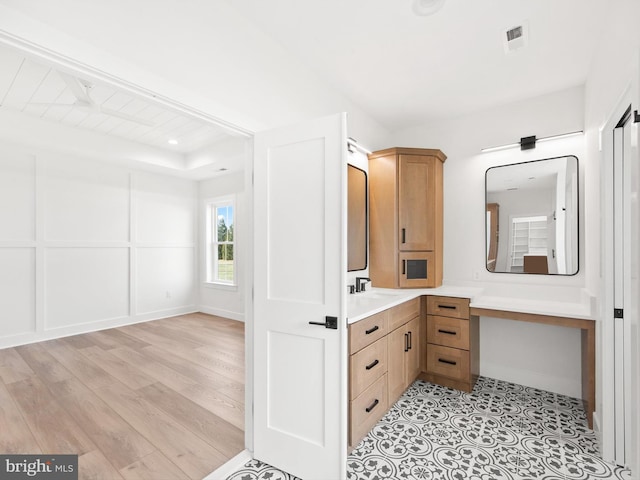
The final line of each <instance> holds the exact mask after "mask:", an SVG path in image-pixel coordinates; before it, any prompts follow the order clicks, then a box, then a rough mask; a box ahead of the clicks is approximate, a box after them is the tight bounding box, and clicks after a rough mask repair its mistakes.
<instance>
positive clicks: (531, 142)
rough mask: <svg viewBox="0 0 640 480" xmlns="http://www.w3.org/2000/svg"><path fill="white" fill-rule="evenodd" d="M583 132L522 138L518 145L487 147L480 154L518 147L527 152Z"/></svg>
mask: <svg viewBox="0 0 640 480" xmlns="http://www.w3.org/2000/svg"><path fill="white" fill-rule="evenodd" d="M583 133H584V132H583V131H582V130H578V131H577V132H569V133H562V134H560V135H551V136H549V137H542V138H536V136H535V135H532V136H529V137H522V138H521V139H520V141H519V142H518V143H509V144H508V145H499V146H497V147H488V148H483V149H482V150H480V151H481V152H482V153H489V152H497V151H500V150H508V149H510V148H517V147H520V149H521V150H529V149H532V148H535V147H536V144H537V143H541V142H548V141H549V140H559V139H561V138H568V137H575V136H576V135H582V134H583Z"/></svg>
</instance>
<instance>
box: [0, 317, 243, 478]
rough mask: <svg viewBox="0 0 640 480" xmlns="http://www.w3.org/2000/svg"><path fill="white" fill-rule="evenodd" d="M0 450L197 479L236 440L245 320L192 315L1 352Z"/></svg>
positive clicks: (235, 447)
mask: <svg viewBox="0 0 640 480" xmlns="http://www.w3.org/2000/svg"><path fill="white" fill-rule="evenodd" d="M0 432H1V433H0V453H4V454H10V453H24V454H37V453H56V454H77V455H79V459H78V463H79V478H81V479H108V480H115V479H124V480H130V479H152V480H163V479H167V480H174V479H201V478H203V477H205V476H206V475H208V474H209V473H211V472H212V471H214V470H215V469H216V468H218V467H219V466H220V465H222V464H223V463H225V462H226V461H227V460H229V459H230V458H232V457H234V456H235V455H236V454H238V453H240V452H241V451H242V450H243V449H244V324H243V323H241V322H236V321H233V320H228V319H225V318H221V317H215V316H211V315H205V314H201V313H196V314H189V315H183V316H180V317H172V318H165V319H162V320H156V321H152V322H147V323H141V324H136V325H130V326H126V327H121V328H114V329H111V330H103V331H100V332H92V333H87V334H83V335H76V336H73V337H67V338H62V339H57V340H51V341H48V342H41V343H35V344H31V345H24V346H20V347H15V348H7V349H2V350H0Z"/></svg>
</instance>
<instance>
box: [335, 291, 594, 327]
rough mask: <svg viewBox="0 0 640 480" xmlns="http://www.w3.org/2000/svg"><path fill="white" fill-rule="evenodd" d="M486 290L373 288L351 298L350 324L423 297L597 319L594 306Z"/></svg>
mask: <svg viewBox="0 0 640 480" xmlns="http://www.w3.org/2000/svg"><path fill="white" fill-rule="evenodd" d="M483 291H484V289H482V288H474V287H459V286H452V285H446V286H444V285H443V286H442V287H438V288H415V289H390V288H371V289H369V290H367V291H366V292H362V293H355V294H353V295H349V296H348V300H347V312H348V313H347V317H348V323H355V322H357V321H358V320H362V319H363V318H366V317H369V316H371V315H373V314H376V313H378V312H382V311H383V310H386V309H388V308H391V307H395V306H396V305H399V304H401V303H404V302H406V301H408V300H412V299H414V298H416V297H420V296H422V295H440V296H443V297H461V298H468V299H469V300H470V301H471V302H470V305H469V306H470V307H471V308H486V309H491V310H503V311H509V312H521V313H533V314H539V315H551V316H556V317H567V318H579V319H584V320H593V315H592V313H591V307H590V305H588V304H586V303H577V302H560V301H549V300H545V299H534V298H514V297H506V296H505V297H501V296H495V295H491V296H490V295H483Z"/></svg>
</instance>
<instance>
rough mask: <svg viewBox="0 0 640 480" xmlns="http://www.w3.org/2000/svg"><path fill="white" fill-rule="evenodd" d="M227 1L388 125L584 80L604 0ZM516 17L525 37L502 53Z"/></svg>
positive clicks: (423, 120)
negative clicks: (432, 1)
mask: <svg viewBox="0 0 640 480" xmlns="http://www.w3.org/2000/svg"><path fill="white" fill-rule="evenodd" d="M228 1H229V3H230V4H231V5H233V6H234V7H236V8H237V9H238V10H239V11H241V12H242V14H244V15H245V16H247V17H249V18H250V19H251V20H252V21H253V22H254V23H255V24H257V25H258V26H259V28H261V29H262V30H263V31H264V32H266V33H267V34H268V35H270V36H272V37H273V38H275V39H276V40H277V41H278V42H279V43H280V44H281V45H282V46H283V48H285V49H286V50H288V51H289V52H291V53H292V54H293V55H294V56H296V57H297V58H298V59H299V60H300V61H302V62H304V63H306V64H307V65H308V66H309V67H310V68H312V69H314V70H315V71H316V72H317V73H318V74H319V76H321V77H323V78H324V79H325V80H327V81H328V82H329V83H330V84H331V85H332V86H333V87H335V88H336V89H337V90H339V91H340V92H342V94H344V95H345V96H346V97H347V98H350V99H351V100H352V101H354V102H355V103H356V104H357V105H359V106H360V107H361V108H362V109H363V110H365V111H366V112H368V113H369V114H370V115H371V116H372V117H373V118H375V119H377V120H378V121H379V122H380V123H381V124H382V125H384V126H385V127H387V128H388V129H390V130H391V131H396V130H398V129H402V128H405V127H409V126H415V125H420V124H424V123H428V122H431V121H435V120H438V119H442V118H446V117H454V116H460V115H464V114H466V113H470V112H474V111H479V110H482V109H486V108H490V107H493V106H496V105H501V104H506V103H509V102H513V101H517V100H522V99H525V98H531V97H535V96H538V95H543V94H546V93H550V92H554V91H558V90H561V89H565V88H569V87H573V86H577V85H581V84H583V83H584V82H585V80H586V77H587V73H588V69H589V64H590V60H591V57H592V52H593V49H594V48H595V46H596V42H597V40H598V36H599V35H598V34H599V25H601V24H602V23H603V22H602V18H603V16H605V15H606V14H607V4H608V2H604V1H599V0H562V1H558V0H446V3H445V5H444V7H443V8H442V10H440V11H439V12H437V13H436V14H435V15H433V16H429V17H419V16H416V15H414V14H413V12H412V9H411V0H349V1H344V0H324V1H322V2H308V1H300V0H270V1H268V2H265V1H264V0H228ZM523 21H527V22H528V26H529V45H528V47H526V48H525V49H522V50H520V51H518V52H516V53H513V54H510V55H506V54H505V51H504V48H503V35H504V31H505V30H506V29H509V28H512V27H514V26H516V25H519V24H521V23H522V22H523Z"/></svg>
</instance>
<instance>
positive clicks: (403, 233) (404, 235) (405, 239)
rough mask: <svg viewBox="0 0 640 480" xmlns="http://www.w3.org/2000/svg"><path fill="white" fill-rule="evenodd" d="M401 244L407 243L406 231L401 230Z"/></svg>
mask: <svg viewBox="0 0 640 480" xmlns="http://www.w3.org/2000/svg"><path fill="white" fill-rule="evenodd" d="M402 243H407V231H406V229H404V228H403V229H402Z"/></svg>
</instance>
